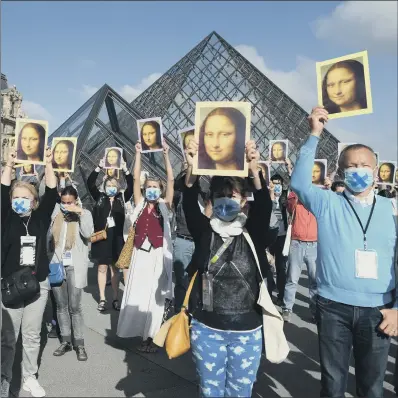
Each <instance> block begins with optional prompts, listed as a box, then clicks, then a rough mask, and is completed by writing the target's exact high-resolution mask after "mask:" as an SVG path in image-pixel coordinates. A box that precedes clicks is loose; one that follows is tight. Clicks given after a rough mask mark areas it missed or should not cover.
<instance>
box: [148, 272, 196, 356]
mask: <svg viewBox="0 0 398 398" xmlns="http://www.w3.org/2000/svg"><path fill="white" fill-rule="evenodd" d="M197 274H198V272H196V273H195V275H194V276H193V277H192V279H191V282H190V283H189V287H188V289H187V293H186V295H185V299H184V303H183V305H182V307H181V311H180V313H179V314H177V315H174V316H173V317H172V318H170V319H169V320H168V321H167V322H165V323H164V324H163V325H162V327H161V328H160V330H159V332H158V333H157V334H156V336H155V338H154V339H153V342H154V343H155V344H156V345H157V346H159V347H163V346H164V345H165V346H166V352H167V355H168V357H169V359H173V358H178V357H179V356H181V355H183V354H185V353H186V352H188V351H189V349H190V348H191V339H190V336H189V318H188V314H187V309H188V301H189V296H190V295H191V291H192V287H193V284H194V282H195V279H196V276H197Z"/></svg>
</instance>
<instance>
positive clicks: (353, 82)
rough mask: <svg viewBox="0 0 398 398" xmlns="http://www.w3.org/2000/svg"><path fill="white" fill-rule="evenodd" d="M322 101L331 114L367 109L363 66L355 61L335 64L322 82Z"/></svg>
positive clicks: (350, 60)
mask: <svg viewBox="0 0 398 398" xmlns="http://www.w3.org/2000/svg"><path fill="white" fill-rule="evenodd" d="M322 101H323V106H324V107H325V109H326V110H327V111H328V112H329V113H330V114H333V113H340V112H349V111H355V110H358V109H366V108H367V107H368V105H367V99H366V85H365V72H364V67H363V64H362V63H361V62H359V61H356V60H353V59H349V60H347V61H341V62H336V63H335V64H333V65H332V66H331V67H330V68H329V70H328V71H327V73H326V74H325V77H324V78H323V81H322Z"/></svg>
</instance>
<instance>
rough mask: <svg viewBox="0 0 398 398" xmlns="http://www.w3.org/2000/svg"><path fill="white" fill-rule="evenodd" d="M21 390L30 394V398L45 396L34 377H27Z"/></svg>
mask: <svg viewBox="0 0 398 398" xmlns="http://www.w3.org/2000/svg"><path fill="white" fill-rule="evenodd" d="M22 388H23V390H24V391H27V392H30V393H31V395H32V397H45V396H46V392H45V391H44V388H43V387H42V386H41V385H40V384H39V382H38V381H37V379H36V378H35V377H28V378H27V379H25V380H24V383H23V386H22Z"/></svg>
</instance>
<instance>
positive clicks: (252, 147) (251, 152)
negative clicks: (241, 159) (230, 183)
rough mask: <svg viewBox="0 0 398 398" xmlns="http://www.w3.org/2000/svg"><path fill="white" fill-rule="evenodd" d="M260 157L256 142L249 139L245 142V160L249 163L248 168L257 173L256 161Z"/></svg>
mask: <svg viewBox="0 0 398 398" xmlns="http://www.w3.org/2000/svg"><path fill="white" fill-rule="evenodd" d="M259 159H260V154H259V152H258V150H257V147H256V143H255V142H254V141H253V140H250V141H248V142H247V143H246V161H247V162H248V163H249V169H250V170H251V172H252V173H253V174H254V173H257V170H258V161H259Z"/></svg>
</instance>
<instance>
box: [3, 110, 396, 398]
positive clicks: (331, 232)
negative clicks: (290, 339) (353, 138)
mask: <svg viewBox="0 0 398 398" xmlns="http://www.w3.org/2000/svg"><path fill="white" fill-rule="evenodd" d="M308 120H309V125H310V128H311V135H310V136H309V137H308V139H307V140H306V142H305V143H304V144H303V146H302V147H301V149H300V153H299V156H298V158H297V162H296V164H295V165H292V164H291V163H290V161H287V162H286V173H281V174H283V175H281V174H274V175H272V176H271V178H270V181H268V176H267V175H265V170H266V168H264V167H262V165H261V164H260V163H259V161H260V154H259V151H258V148H257V146H256V144H255V142H254V141H249V142H247V143H246V145H245V161H246V162H247V164H248V169H249V176H248V177H247V178H240V177H232V176H214V177H212V178H211V179H210V186H209V189H208V190H206V191H204V190H203V189H202V186H201V183H200V178H199V177H200V176H198V175H194V174H193V172H192V171H193V162H194V158H195V157H197V156H198V149H199V142H197V141H195V139H191V140H190V141H189V142H188V143H187V144H186V146H185V159H186V162H184V163H183V164H182V165H181V172H180V173H179V174H178V175H177V176H176V177H175V178H174V175H173V169H172V166H171V163H170V159H169V147H168V146H167V144H165V143H163V157H164V163H165V170H166V174H167V181H166V184H164V183H163V182H162V180H161V179H160V178H159V177H158V176H155V175H148V174H147V175H146V176H145V179H142V178H141V177H142V170H141V160H142V159H141V157H142V154H141V152H142V151H143V150H145V146H144V144H141V143H137V144H136V147H135V153H136V156H135V164H134V168H133V173H132V174H131V173H130V171H129V170H128V168H127V165H126V163H125V162H124V161H123V160H122V161H121V173H120V176H119V178H118V176H117V175H116V173H109V172H108V169H106V161H108V160H106V159H105V158H104V159H103V160H101V161H100V162H99V165H98V167H97V168H96V169H95V170H93V172H92V173H91V174H90V176H89V177H88V181H87V186H88V189H89V192H90V194H91V196H92V198H93V200H94V202H95V205H94V208H93V210H92V211H89V210H87V209H85V208H84V207H83V205H82V203H81V201H80V199H79V193H78V187H76V186H75V184H74V183H73V179H72V178H69V177H70V176H65V175H62V174H58V175H57V174H56V173H55V172H54V170H53V159H52V153H51V150H50V149H47V152H46V165H45V175H44V178H43V180H42V181H41V184H40V186H39V187H35V186H34V185H32V184H30V183H28V182H25V181H23V180H21V179H19V180H13V179H12V178H13V177H12V176H13V169H14V167H15V158H16V154H15V153H11V154H10V156H9V159H8V161H7V163H6V165H5V166H4V168H3V171H2V175H1V199H2V201H1V216H2V223H1V225H2V236H1V239H2V265H1V267H2V268H1V273H2V282H1V289H2V325H1V326H2V331H1V348H2V350H1V396H2V397H8V395H9V388H10V382H11V380H12V367H13V362H14V356H15V348H16V343H17V340H18V337H19V335H20V334H21V335H22V345H23V357H22V376H23V386H22V388H23V389H24V390H25V391H28V392H30V393H31V395H32V396H34V397H43V396H45V391H44V389H43V388H42V386H41V385H40V384H39V381H38V380H37V372H38V356H39V350H40V331H41V326H42V321H43V314H44V311H45V307H46V305H47V301H48V298H49V297H50V300H51V302H52V306H53V308H54V309H56V311H54V314H53V328H52V330H51V332H50V333H52V334H53V336H54V337H57V335H59V337H60V340H61V345H60V346H59V347H58V348H57V349H56V350H55V351H54V356H56V357H61V356H63V355H65V354H66V353H67V352H69V351H72V350H75V352H76V355H77V359H78V360H79V361H87V359H88V354H89V353H87V352H86V349H85V344H84V320H83V311H82V305H81V301H82V295H83V289H84V288H85V287H86V286H87V273H88V265H89V261H90V260H89V258H90V259H91V260H92V261H93V262H95V264H96V266H97V270H98V290H99V302H98V307H97V309H98V311H99V312H105V311H108V310H110V311H120V314H119V321H118V325H117V331H116V333H117V335H118V336H119V337H120V338H129V337H141V338H142V342H141V344H140V346H139V347H137V349H138V350H139V351H141V352H145V353H152V354H154V355H155V354H156V352H157V351H158V350H159V348H160V347H159V346H158V345H157V344H156V343H155V342H156V335H157V333H158V332H159V330H160V329H161V326H162V324H164V322H165V320H166V319H167V318H169V317H170V316H171V314H173V313H175V314H178V313H179V312H180V311H187V312H188V313H189V315H190V324H191V332H190V341H191V349H192V358H193V360H194V363H195V366H196V371H197V376H198V383H199V388H200V395H201V396H203V397H250V396H251V395H252V389H253V385H254V383H255V382H256V379H257V372H258V369H259V366H260V360H261V357H262V354H264V353H265V355H266V357H267V358H268V359H270V360H273V361H274V362H278V361H279V362H280V361H281V360H283V359H285V357H286V355H287V352H288V351H283V345H282V343H281V345H280V346H279V347H275V346H274V345H275V344H276V342H283V340H284V333H283V324H286V323H288V322H290V321H291V319H292V314H293V307H294V303H295V296H296V291H297V286H298V282H299V279H300V275H301V271H302V268H303V265H305V266H306V268H307V272H308V279H309V283H308V285H309V297H310V306H309V314H308V319H309V321H311V322H314V323H316V325H317V328H318V341H319V353H320V371H321V391H320V395H321V396H322V397H343V396H344V393H345V390H346V385H347V378H348V373H349V361H350V357H351V352H353V355H354V358H355V375H356V386H357V391H356V392H357V395H358V396H360V397H369V398H373V397H374V398H376V397H381V396H383V381H384V376H385V373H386V368H387V361H388V352H389V347H390V342H391V338H393V337H396V336H398V290H397V282H398V279H397V274H396V269H397V256H396V250H397V217H398V216H397V205H396V190H395V189H394V188H387V187H385V186H382V185H379V184H378V177H377V176H378V168H377V160H376V156H375V153H374V151H373V150H372V149H371V148H369V147H368V146H366V145H362V144H355V145H350V146H347V147H346V148H345V149H344V150H343V151H342V152H341V154H340V156H339V160H338V170H337V171H336V173H333V174H334V175H331V176H329V177H330V178H326V179H325V181H324V183H323V184H322V185H320V184H319V181H318V179H317V170H315V166H314V160H315V157H316V156H315V155H316V150H317V145H318V142H319V138H320V136H321V134H322V131H323V128H324V126H325V124H326V123H327V121H328V112H327V110H326V109H324V108H323V107H315V108H314V109H313V110H312V113H311V114H310V116H309V118H308ZM271 165H272V161H270V163H269V164H268V167H271ZM102 172H103V174H104V175H105V177H104V179H103V181H101V182H100V183H98V177H99V175H100V174H101V173H102ZM122 179H123V180H124V181H125V183H126V187H125V189H122V187H121V183H120V181H121V180H122ZM249 197H251V200H249ZM126 225H127V228H126ZM126 229H127V233H126ZM131 231H134V234H133V237H134V241H133V247H132V254H131V259H130V260H129V266H128V267H126V268H124V269H123V279H124V284H125V287H124V293H123V297H122V299H121V304H119V302H120V297H118V290H119V289H118V287H119V272H118V271H119V269H118V268H117V264H118V260H119V259H120V257H121V256H122V252H123V250H124V249H125V245H127V242H128V240H126V236H127V234H128V236H130V235H131ZM26 270H28V272H27V271H26ZM108 272H110V274H111V286H112V291H113V300H112V304H111V306H110V307H109V306H108V303H107V301H106V296H105V291H106V286H107V274H108ZM190 281H191V282H192V291H191V290H190V289H188V285H189V282H190ZM22 285H23V289H21V290H18V289H15V288H14V287H15V286H18V287H20V286H22ZM263 287H265V288H263ZM187 290H189V291H188V293H190V296H189V304H188V306H186V304H185V303H184V299H185V298H186V297H187ZM21 292H24V293H23V294H22V293H21ZM49 292H50V293H51V294H50V295H49ZM186 307H187V308H186ZM277 307H279V308H280V312H279V311H278V310H277ZM279 326H281V327H279ZM278 350H279V351H278ZM282 351H283V352H282ZM271 358H272V359H271ZM277 358H279V359H277ZM292 377H294V375H293V376H292ZM396 380H397V382H396V390H397V392H398V371H397V372H396Z"/></svg>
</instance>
